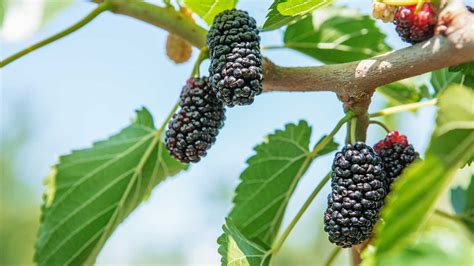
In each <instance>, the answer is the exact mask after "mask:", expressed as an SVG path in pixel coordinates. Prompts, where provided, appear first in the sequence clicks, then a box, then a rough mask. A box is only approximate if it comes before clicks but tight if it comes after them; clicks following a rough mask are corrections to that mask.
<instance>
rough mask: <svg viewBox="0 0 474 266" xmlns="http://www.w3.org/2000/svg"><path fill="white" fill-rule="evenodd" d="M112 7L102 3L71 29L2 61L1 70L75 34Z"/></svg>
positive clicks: (107, 3)
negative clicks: (23, 57) (25, 56)
mask: <svg viewBox="0 0 474 266" xmlns="http://www.w3.org/2000/svg"><path fill="white" fill-rule="evenodd" d="M110 7H111V5H110V3H109V2H103V3H101V4H100V5H98V6H97V7H96V8H95V9H94V10H93V11H92V12H91V13H89V15H87V16H86V17H85V18H83V19H81V20H80V21H79V22H77V23H76V24H74V25H72V26H70V27H69V28H67V29H65V30H63V31H61V32H59V33H57V34H55V35H53V36H51V37H49V38H47V39H45V40H43V41H41V42H39V43H37V44H34V45H32V46H30V47H28V48H26V49H24V50H22V51H20V52H18V53H16V54H14V55H12V56H10V57H8V58H6V59H5V60H3V61H1V62H0V68H1V67H4V66H6V65H8V64H10V63H11V62H13V61H15V60H17V59H19V58H21V57H22V56H24V55H27V54H29V53H31V52H33V51H34V50H37V49H39V48H41V47H43V46H45V45H47V44H49V43H52V42H54V41H56V40H59V39H61V38H63V37H65V36H67V35H69V34H71V33H73V32H75V31H76V30H78V29H80V28H82V27H84V26H85V25H86V24H87V23H89V22H91V21H92V20H93V19H94V18H95V17H97V16H98V15H99V14H101V13H102V12H104V11H106V10H108V9H109V8H110Z"/></svg>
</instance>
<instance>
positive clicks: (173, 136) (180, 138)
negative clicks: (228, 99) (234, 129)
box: [166, 77, 225, 163]
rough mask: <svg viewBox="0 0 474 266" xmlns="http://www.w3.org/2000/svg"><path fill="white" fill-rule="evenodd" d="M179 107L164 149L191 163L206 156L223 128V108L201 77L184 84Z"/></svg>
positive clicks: (204, 79) (167, 133)
mask: <svg viewBox="0 0 474 266" xmlns="http://www.w3.org/2000/svg"><path fill="white" fill-rule="evenodd" d="M179 106H180V107H181V109H180V110H179V111H178V112H177V113H176V114H174V115H173V117H172V119H171V121H170V123H169V125H168V130H167V131H166V147H167V148H168V150H169V151H170V153H171V155H172V156H173V157H175V158H176V159H177V160H179V161H181V162H184V163H189V162H193V163H195V162H198V161H199V160H200V159H201V158H202V157H204V156H206V151H207V150H208V149H209V148H210V147H211V145H212V144H213V143H214V142H215V140H216V136H217V134H218V133H219V129H221V128H222V126H223V125H224V120H225V110H224V105H223V104H222V102H220V101H219V100H218V99H217V97H216V95H215V93H214V92H213V91H212V89H211V88H210V86H209V80H208V78H207V77H203V78H192V79H189V80H188V81H187V83H186V85H185V86H184V87H183V90H182V92H181V97H180V102H179Z"/></svg>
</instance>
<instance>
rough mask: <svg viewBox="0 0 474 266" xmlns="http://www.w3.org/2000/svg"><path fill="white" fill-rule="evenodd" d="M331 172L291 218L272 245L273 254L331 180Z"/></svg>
mask: <svg viewBox="0 0 474 266" xmlns="http://www.w3.org/2000/svg"><path fill="white" fill-rule="evenodd" d="M331 174H332V172H329V173H328V174H327V175H326V176H325V177H324V178H323V180H321V182H319V184H318V185H317V186H316V188H315V189H314V190H313V192H311V194H310V195H309V197H308V199H306V201H305V202H304V204H303V206H302V207H301V209H300V210H299V211H298V213H297V214H296V216H295V217H294V218H293V220H291V222H290V224H289V225H288V227H287V228H286V229H285V231H284V232H283V234H282V235H281V237H280V239H279V240H278V241H277V242H276V244H275V245H274V246H273V247H272V254H276V253H277V252H278V251H279V250H280V248H281V247H282V246H283V243H284V242H285V240H286V239H287V238H288V236H289V235H290V233H291V230H293V228H294V227H295V226H296V224H297V223H298V221H299V220H300V218H301V216H303V214H304V213H305V211H306V210H307V209H308V207H309V206H310V205H311V203H312V202H313V200H314V198H316V196H317V195H318V193H319V192H320V191H321V189H323V187H324V185H325V184H326V183H327V182H328V181H329V179H331Z"/></svg>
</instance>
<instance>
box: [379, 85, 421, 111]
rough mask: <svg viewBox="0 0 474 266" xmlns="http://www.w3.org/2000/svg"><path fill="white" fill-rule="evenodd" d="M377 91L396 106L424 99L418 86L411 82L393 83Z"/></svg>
mask: <svg viewBox="0 0 474 266" xmlns="http://www.w3.org/2000/svg"><path fill="white" fill-rule="evenodd" d="M377 91H378V92H380V93H382V94H383V95H384V96H385V97H386V98H387V99H388V100H389V101H390V103H391V104H394V105H400V104H408V103H414V102H419V101H420V100H421V99H422V98H423V97H422V96H421V93H420V91H419V89H418V88H417V86H416V84H415V83H413V82H411V81H410V80H402V81H397V82H393V83H390V84H387V85H384V86H382V87H379V88H377Z"/></svg>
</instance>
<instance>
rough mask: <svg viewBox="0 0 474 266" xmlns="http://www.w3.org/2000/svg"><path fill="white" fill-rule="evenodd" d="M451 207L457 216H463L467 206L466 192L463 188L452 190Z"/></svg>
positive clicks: (458, 187)
mask: <svg viewBox="0 0 474 266" xmlns="http://www.w3.org/2000/svg"><path fill="white" fill-rule="evenodd" d="M471 183H472V180H471ZM451 205H453V209H454V212H456V214H461V213H462V212H463V211H464V206H466V191H465V190H464V189H463V188H462V187H461V186H457V187H455V188H452V189H451Z"/></svg>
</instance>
